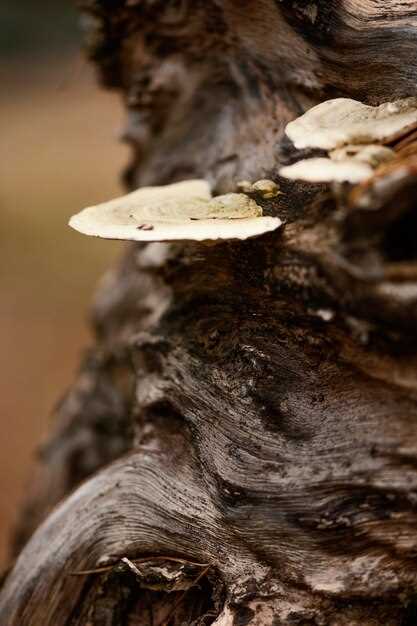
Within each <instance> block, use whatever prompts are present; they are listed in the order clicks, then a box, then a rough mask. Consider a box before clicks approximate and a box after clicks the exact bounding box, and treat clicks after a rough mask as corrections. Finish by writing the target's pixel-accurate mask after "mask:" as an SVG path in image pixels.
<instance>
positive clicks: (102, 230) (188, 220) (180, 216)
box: [69, 180, 282, 241]
mask: <svg viewBox="0 0 417 626" xmlns="http://www.w3.org/2000/svg"><path fill="white" fill-rule="evenodd" d="M281 223H282V222H281V220H280V219H278V218H276V217H263V216H262V208H261V207H260V206H258V205H257V204H256V202H255V201H254V200H252V199H251V198H248V196H246V195H244V194H241V193H229V194H225V195H223V196H217V197H216V198H212V197H211V193H210V187H209V185H208V183H207V182H206V181H204V180H187V181H183V182H180V183H174V184H172V185H165V186H163V187H143V188H142V189H138V190H137V191H134V192H133V193H129V194H127V195H126V196H122V197H120V198H116V199H114V200H111V201H110V202H105V203H103V204H99V205H97V206H92V207H88V208H87V209H84V210H83V211H81V212H80V213H78V214H77V215H74V216H73V217H72V218H71V219H70V221H69V225H70V226H71V227H72V228H75V230H78V231H79V232H81V233H84V234H85V235H92V236H95V237H103V238H105V239H127V240H134V241H174V240H196V241H205V240H213V239H248V238H249V237H256V236H258V235H262V234H263V233H266V232H269V231H272V230H275V229H276V228H278V227H279V226H280V225H281Z"/></svg>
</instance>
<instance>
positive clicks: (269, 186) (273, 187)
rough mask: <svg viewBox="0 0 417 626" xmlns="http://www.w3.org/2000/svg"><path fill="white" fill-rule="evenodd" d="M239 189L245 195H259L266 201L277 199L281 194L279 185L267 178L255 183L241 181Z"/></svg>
mask: <svg viewBox="0 0 417 626" xmlns="http://www.w3.org/2000/svg"><path fill="white" fill-rule="evenodd" d="M237 188H238V189H239V191H242V192H243V193H258V194H259V195H260V196H261V197H262V198H264V199H265V200H270V199H271V198H276V197H277V196H279V195H280V194H281V192H280V190H279V186H278V185H277V183H275V182H274V181H273V180H269V179H267V178H262V179H261V180H257V181H256V182H254V183H251V182H249V181H248V180H241V181H239V182H238V183H237Z"/></svg>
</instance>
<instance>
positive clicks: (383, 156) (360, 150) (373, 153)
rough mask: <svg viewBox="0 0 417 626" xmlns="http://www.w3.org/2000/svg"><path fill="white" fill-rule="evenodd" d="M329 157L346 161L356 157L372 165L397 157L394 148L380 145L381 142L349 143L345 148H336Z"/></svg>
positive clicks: (356, 159) (357, 159)
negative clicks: (355, 144) (367, 143)
mask: <svg viewBox="0 0 417 626" xmlns="http://www.w3.org/2000/svg"><path fill="white" fill-rule="evenodd" d="M329 157H330V158H331V159H332V160H333V161H346V160H348V159H354V160H355V161H362V162H363V163H368V164H369V165H371V166H372V167H378V165H381V163H388V162H389V161H392V159H394V158H395V152H394V150H391V148H387V147H386V146H380V145H379V144H369V145H357V146H354V145H349V146H344V147H343V148H336V150H332V151H331V152H330V153H329Z"/></svg>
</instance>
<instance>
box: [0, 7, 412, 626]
mask: <svg viewBox="0 0 417 626" xmlns="http://www.w3.org/2000/svg"><path fill="white" fill-rule="evenodd" d="M81 6H82V9H83V11H84V13H85V14H86V15H87V16H88V22H87V35H88V37H87V40H88V51H89V54H90V56H91V57H92V58H93V59H94V60H95V61H96V62H97V63H98V66H99V68H100V72H101V77H102V79H103V81H104V82H105V84H106V85H107V86H111V87H113V88H117V89H119V90H120V91H121V93H122V94H123V96H124V98H125V103H126V108H127V110H128V124H127V130H126V133H125V138H126V139H127V140H128V141H129V142H130V143H131V144H132V154H133V158H132V163H131V166H130V168H129V170H128V172H127V173H126V182H127V185H128V186H129V187H130V188H135V187H137V186H138V185H141V184H163V183H168V182H173V181H175V180H179V179H181V178H187V177H204V178H207V179H208V180H209V181H210V182H211V183H212V184H213V187H214V189H215V190H216V191H217V192H223V191H224V192H227V191H234V190H235V189H236V182H237V181H238V180H240V179H252V180H254V179H256V178H260V177H268V178H271V179H273V180H275V181H277V182H279V183H280V185H281V190H282V192H283V194H282V195H279V196H277V197H276V198H273V199H262V198H261V197H260V196H259V195H258V194H256V193H255V195H254V197H255V198H256V200H257V202H258V203H259V204H262V206H263V209H264V214H266V215H274V216H279V217H280V218H281V219H285V221H286V224H285V227H284V228H283V229H281V230H279V231H276V232H274V233H270V234H268V235H264V236H262V237H259V238H257V239H254V240H248V241H246V242H226V243H219V244H215V245H208V244H195V243H193V244H191V243H188V244H175V245H167V244H157V243H155V244H148V245H135V246H131V247H129V249H128V250H127V252H126V255H125V258H124V259H123V261H122V262H121V264H120V266H119V268H118V269H117V270H115V271H114V272H113V273H111V274H109V275H108V276H107V277H106V278H105V280H104V281H103V283H102V285H101V287H100V290H99V293H98V295H97V298H96V301H95V306H94V313H93V323H94V328H95V345H94V347H93V348H92V349H91V352H90V354H89V355H88V357H87V358H86V360H85V363H84V365H83V367H82V369H81V372H80V375H79V377H78V380H77V381H76V382H75V384H74V385H73V387H72V389H71V390H70V391H69V393H68V394H67V396H66V398H65V399H64V401H63V402H62V403H61V405H60V406H59V407H58V409H57V420H56V426H55V429H54V432H53V433H52V435H51V438H50V441H49V443H48V444H47V446H46V447H45V449H44V450H43V453H42V455H41V460H40V463H39V469H38V475H37V477H36V479H35V481H34V487H33V492H32V496H31V498H30V501H29V502H28V503H27V507H26V510H25V512H24V514H23V515H22V519H21V524H20V528H19V532H18V540H17V543H18V546H19V548H20V547H21V546H22V545H23V544H24V543H26V542H27V543H26V545H25V547H24V548H23V549H22V550H21V552H20V555H19V556H18V558H17V561H16V563H15V566H14V568H13V569H12V571H11V573H10V574H9V576H8V577H7V579H6V581H5V583H4V586H3V590H2V593H1V595H0V615H1V617H2V623H5V624H6V625H7V626H49V625H51V626H52V625H53V626H61V625H62V626H86V625H87V624H88V625H93V626H104V625H106V626H107V625H109V626H110V625H112V626H128V625H129V626H132V625H134V626H139V625H140V626H148V625H149V626H150V625H151V624H152V625H153V626H161V625H162V624H166V626H168V624H175V625H176V626H178V625H179V624H216V625H217V626H226V625H227V626H228V625H230V626H232V625H233V626H245V625H246V624H253V625H256V624H259V625H261V624H262V625H264V624H265V625H266V624H271V625H273V626H284V625H285V626H289V625H296V624H298V625H300V626H301V625H303V626H306V625H308V624H311V625H313V624H316V625H320V626H336V625H337V626H344V625H346V626H347V625H353V626H355V625H357V626H359V625H360V626H371V625H372V626H375V625H381V626H400V625H401V626H411V625H412V624H414V623H415V621H416V602H415V598H416V585H417V560H416V555H417V534H416V523H417V471H416V469H417V420H416V416H417V383H416V381H417V356H416V334H417V319H416V315H417V313H416V311H417V308H416V304H417V302H416V300H417V263H416V259H417V237H416V235H415V232H416V226H417V217H416V206H415V191H416V187H417V166H416V160H415V159H416V156H415V154H416V150H415V137H410V138H409V141H408V143H407V144H406V146H405V148H404V143H402V144H400V145H399V146H396V149H397V150H398V153H399V155H400V156H399V157H398V159H397V160H396V161H395V162H393V163H390V164H389V165H387V166H386V168H385V169H384V170H383V171H382V172H381V173H380V174H379V175H377V176H376V177H374V178H373V179H372V180H371V181H370V182H369V183H364V184H361V185H359V186H357V187H356V188H354V189H351V188H345V187H339V188H337V189H330V188H329V187H326V186H324V185H320V186H319V185H315V186H311V185H305V184H300V183H292V182H288V181H284V180H281V179H280V178H279V176H278V174H277V172H278V169H279V168H280V166H281V165H283V164H286V163H291V162H293V161H294V160H296V159H297V158H300V152H299V151H298V152H297V151H295V149H294V148H293V147H292V146H291V143H290V142H289V141H288V139H286V138H285V137H284V133H283V130H284V127H285V124H286V123H287V122H288V121H289V120H290V119H293V118H294V117H295V116H297V115H299V114H300V113H301V112H303V111H304V110H305V109H306V108H308V107H309V106H312V105H313V104H316V103H318V102H320V101H322V100H323V99H325V98H328V97H332V96H338V95H342V96H348V97H354V98H360V99H362V100H364V101H365V102H368V103H372V104H374V103H380V102H382V101H387V100H393V99H395V98H398V97H405V96H409V95H415V86H416V81H417V62H415V61H416V59H415V48H416V43H417V8H416V6H415V2H413V1H411V0H409V1H403V2H397V1H396V0H386V1H384V2H382V0H381V1H377V2H371V1H369V0H368V1H366V0H361V1H359V0H344V1H336V0H333V1H332V0H329V1H327V2H324V1H320V0H318V1H301V0H299V1H290V0H282V1H275V2H273V1H272V0H258V1H257V2H248V1H243V0H240V1H239V2H238V0H217V1H215V0H211V1H207V0H206V1H204V2H203V1H200V0H195V1H193V2H190V1H189V0H188V1H186V0H184V1H179V2H174V1H173V0H171V1H164V2H160V1H158V0H137V1H134V0H133V1H132V0H131V1H130V2H125V1H122V0H118V1H117V0H113V1H111V0H107V1H104V0H101V1H98V0H97V1H87V0H85V1H83V2H82V3H81ZM404 149H406V152H404ZM74 489H75V490H74ZM70 492H72V493H71V494H70ZM69 494H70V495H69ZM53 507H56V508H54V509H53V510H52V508H53ZM51 510H52V512H51ZM123 559H124V560H123ZM126 559H127V561H126ZM83 572H84V573H83Z"/></svg>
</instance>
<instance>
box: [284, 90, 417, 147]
mask: <svg viewBox="0 0 417 626" xmlns="http://www.w3.org/2000/svg"><path fill="white" fill-rule="evenodd" d="M416 127H417V98H405V99H403V100H397V101H395V102H386V103H384V104H381V105H380V106H376V107H373V106H368V105H366V104H363V103H362V102H357V101H356V100H350V99H348V98H336V99H335V100H327V101H326V102H322V103H321V104H318V105H317V106H315V107H313V108H312V109H310V110H309V111H307V112H306V113H304V115H302V116H301V117H299V118H297V119H296V120H294V121H293V122H290V123H289V124H288V125H287V127H286V130H285V132H286V134H287V135H288V137H289V138H290V139H291V141H292V142H293V143H294V145H295V147H296V148H298V149H303V148H322V149H323V150H333V149H334V148H339V147H341V146H343V145H346V144H370V143H382V144H386V143H389V142H391V141H394V140H395V139H397V138H398V137H401V136H403V135H405V134H406V133H407V132H409V131H411V130H413V129H414V128H416Z"/></svg>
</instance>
